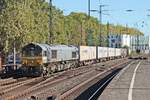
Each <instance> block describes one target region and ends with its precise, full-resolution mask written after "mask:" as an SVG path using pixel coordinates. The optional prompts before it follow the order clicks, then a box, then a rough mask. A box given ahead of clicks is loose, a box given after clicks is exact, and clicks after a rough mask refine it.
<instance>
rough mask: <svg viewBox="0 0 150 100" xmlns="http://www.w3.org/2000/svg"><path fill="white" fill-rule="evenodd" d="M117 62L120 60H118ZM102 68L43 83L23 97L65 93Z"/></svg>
mask: <svg viewBox="0 0 150 100" xmlns="http://www.w3.org/2000/svg"><path fill="white" fill-rule="evenodd" d="M118 62H120V60H119V61H118ZM116 63H117V62H114V63H113V64H110V63H109V64H110V65H116ZM109 64H108V65H109ZM105 67H106V66H105ZM109 67H110V66H109ZM109 67H108V68H109ZM104 70H106V68H104V67H101V68H98V67H96V68H95V69H93V70H91V69H90V70H89V71H87V72H86V73H82V74H78V75H75V76H73V77H71V78H70V77H69V78H67V79H64V80H61V81H59V82H56V83H55V84H51V83H49V85H45V88H41V89H39V90H40V91H39V90H36V92H32V93H31V94H28V95H26V97H24V98H27V97H30V96H32V95H34V97H37V98H38V99H39V100H46V99H47V97H51V96H53V95H54V96H59V95H61V94H63V93H65V92H66V91H68V90H70V89H71V88H73V87H75V86H76V85H78V84H80V83H82V82H84V81H86V80H88V79H89V78H90V77H91V76H95V75H97V74H99V73H101V72H103V71H104ZM41 90H43V91H41ZM20 99H23V98H20ZM18 100H19V99H18Z"/></svg>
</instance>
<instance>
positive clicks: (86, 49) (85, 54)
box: [79, 46, 96, 61]
mask: <svg viewBox="0 0 150 100" xmlns="http://www.w3.org/2000/svg"><path fill="white" fill-rule="evenodd" d="M79 53H80V61H86V60H92V59H96V47H95V46H80V47H79Z"/></svg>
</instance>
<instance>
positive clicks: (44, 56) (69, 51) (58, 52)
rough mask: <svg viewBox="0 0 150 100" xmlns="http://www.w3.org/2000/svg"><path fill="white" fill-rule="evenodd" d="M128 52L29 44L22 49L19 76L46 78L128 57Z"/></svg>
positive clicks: (89, 47) (94, 47)
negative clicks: (46, 76)
mask: <svg viewBox="0 0 150 100" xmlns="http://www.w3.org/2000/svg"><path fill="white" fill-rule="evenodd" d="M127 52H128V50H127V49H124V48H108V47H99V46H73V45H69V46H68V45H48V44H39V43H29V44H27V45H25V46H24V47H23V48H22V67H21V70H19V71H18V72H19V73H18V74H20V75H21V74H24V75H26V76H41V75H42V76H44V75H48V74H51V73H54V72H58V71H62V70H66V69H70V68H75V67H79V66H84V65H88V64H93V63H97V62H101V61H104V60H111V59H116V58H122V57H126V56H127V55H128V53H127Z"/></svg>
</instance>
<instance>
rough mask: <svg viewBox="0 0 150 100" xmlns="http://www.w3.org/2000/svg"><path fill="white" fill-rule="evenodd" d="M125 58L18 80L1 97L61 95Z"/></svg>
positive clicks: (12, 99)
mask: <svg viewBox="0 0 150 100" xmlns="http://www.w3.org/2000/svg"><path fill="white" fill-rule="evenodd" d="M124 60H127V59H118V60H114V61H109V62H105V63H100V64H94V65H90V66H83V67H79V68H75V69H71V70H67V71H64V72H60V73H57V74H55V75H53V76H52V77H50V78H46V79H42V80H40V81H33V80H32V81H29V80H27V81H28V82H27V81H25V83H19V82H18V83H16V84H15V85H14V84H12V86H10V88H11V87H13V88H11V89H10V88H6V90H5V91H7V92H2V93H1V94H0V97H1V98H4V99H5V100H17V99H18V100H23V99H25V98H28V97H31V96H36V97H38V98H39V99H40V98H42V99H41V100H43V98H44V99H45V98H46V97H49V96H51V95H56V96H60V95H62V94H63V93H65V92H66V91H68V90H69V89H71V88H73V87H75V86H76V85H78V84H80V83H82V82H84V81H86V80H88V79H89V78H90V77H91V76H95V75H97V74H98V73H100V72H103V71H104V70H106V69H108V68H110V67H111V66H113V65H116V64H117V63H120V62H122V61H124ZM91 66H92V67H91ZM66 83H67V85H66ZM17 84H18V85H17ZM7 89H8V90H7ZM18 91H19V92H18ZM43 96H44V97H43Z"/></svg>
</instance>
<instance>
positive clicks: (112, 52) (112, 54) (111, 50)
mask: <svg viewBox="0 0 150 100" xmlns="http://www.w3.org/2000/svg"><path fill="white" fill-rule="evenodd" d="M115 53H116V52H115V48H109V57H114V56H115Z"/></svg>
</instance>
